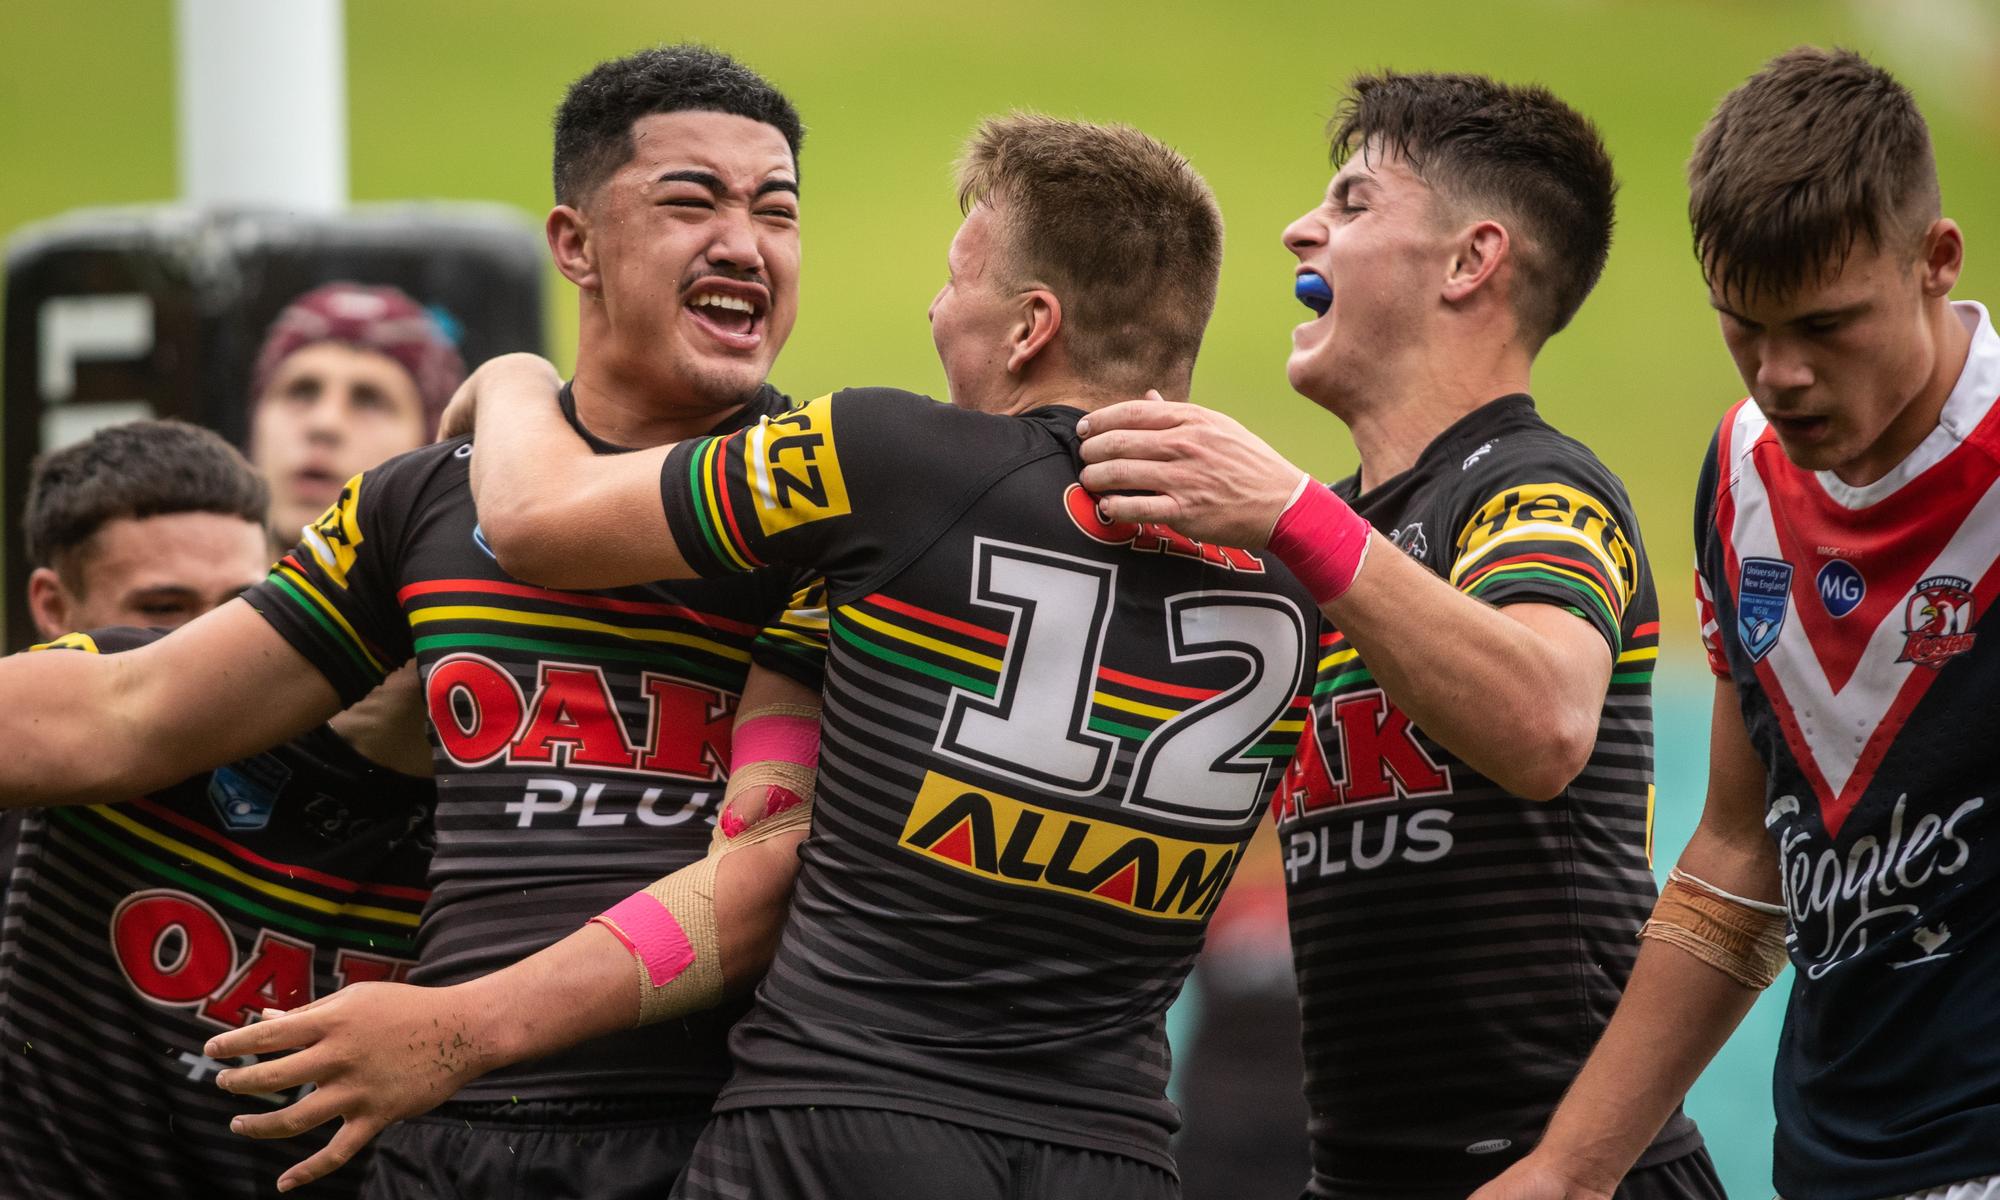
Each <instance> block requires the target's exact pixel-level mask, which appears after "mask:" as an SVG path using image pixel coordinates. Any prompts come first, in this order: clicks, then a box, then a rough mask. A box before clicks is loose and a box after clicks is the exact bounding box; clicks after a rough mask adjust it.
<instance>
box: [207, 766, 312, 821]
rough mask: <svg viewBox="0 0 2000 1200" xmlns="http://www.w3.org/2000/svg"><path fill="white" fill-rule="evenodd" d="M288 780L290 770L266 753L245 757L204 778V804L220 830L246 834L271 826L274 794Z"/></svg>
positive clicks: (274, 802)
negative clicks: (212, 811) (210, 808)
mask: <svg viewBox="0 0 2000 1200" xmlns="http://www.w3.org/2000/svg"><path fill="white" fill-rule="evenodd" d="M291 777H292V769H291V768H290V767H288V766H286V765H285V764H284V763H282V762H280V761H279V760H278V759H276V758H273V757H272V756H270V755H268V754H260V755H258V756H257V757H255V758H247V759H244V760H243V761H241V762H236V763H231V764H230V765H229V766H226V767H220V768H217V769H216V771H215V772H214V773H213V774H211V775H210V776H209V777H208V802H209V803H210V804H212V805H214V806H215V815H216V816H217V817H219V818H221V820H222V827H223V828H224V829H227V830H229V831H231V832H232V833H248V832H252V831H255V830H258V829H262V828H264V827H265V826H267V825H269V824H270V823H271V810H272V809H273V808H275V807H276V806H277V799H278V793H279V792H281V791H283V790H284V787H285V784H286V783H287V782H288V781H289V780H290V779H291Z"/></svg>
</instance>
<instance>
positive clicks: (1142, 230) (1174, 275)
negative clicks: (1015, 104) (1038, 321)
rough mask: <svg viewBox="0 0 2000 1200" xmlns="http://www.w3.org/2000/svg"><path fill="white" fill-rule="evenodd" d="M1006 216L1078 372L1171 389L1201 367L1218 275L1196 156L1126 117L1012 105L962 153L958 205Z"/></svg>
mask: <svg viewBox="0 0 2000 1200" xmlns="http://www.w3.org/2000/svg"><path fill="white" fill-rule="evenodd" d="M981 201H985V202H987V203H990V204H994V205H997V206H998V210H999V211H1001V212H1002V213H1004V215H1005V219H1006V224H1005V230H1006V239H1007V249H1008V252H1009V253H1008V254H1007V256H1006V257H1007V259H1008V260H1010V261H1009V265H1008V267H1007V268H1004V269H1010V270H1012V271H1013V272H1014V273H1016V274H1017V275H1019V276H1020V277H1021V281H1022V282H1023V283H1030V282H1032V283H1034V284H1038V285H1040V286H1043V287H1047V288H1048V289H1049V290H1050V291H1053V292H1054V293H1055V294H1056V295H1057V297H1058V298H1059V299H1060V300H1061V301H1062V305H1063V336H1064V338H1065V344H1066V346H1067V349H1068V352H1069V355H1070V358H1071V360H1072V361H1073V362H1074V363H1075V364H1076V367H1077V370H1078V371H1079V372H1080V373H1082V374H1084V375H1088V376H1091V377H1093V378H1096V379H1099V380H1102V381H1105V382H1107V383H1109V384H1112V385H1114V386H1119V385H1128V384H1129V385H1133V386H1138V387H1147V386H1165V385H1168V381H1184V380H1185V379H1186V378H1187V376H1188V375H1189V374H1190V373H1191V372H1192V371H1193V370H1194V360H1195V355H1196V354H1197V353H1198V352H1199V351H1200V349H1201V335H1202V331H1203V330H1204V329H1206V328H1207V327H1208V318H1209V314H1210V313H1211V312H1213V311H1214V309H1215V289H1216V282H1217V280H1218V278H1219V277H1220V276H1221V273H1222V211H1221V210H1220V209H1219V208H1218V207H1217V206H1216V203H1215V195H1214V193H1212V192H1210V191H1209V189H1208V184H1207V183H1206V182H1204V181H1203V180H1202V177H1201V176H1200V175H1199V174H1198V173H1197V172H1196V171H1195V169H1194V168H1193V167H1191V166H1189V165H1188V161H1187V160H1186V159H1185V158H1182V157H1181V156H1180V155H1179V154H1177V153H1175V152H1174V151H1173V150H1172V149H1170V148H1169V147H1167V146H1165V145H1164V144H1162V143H1160V142H1158V141H1156V140H1154V139H1153V138H1150V137H1148V136H1146V135H1145V134H1143V133H1141V132H1139V131H1138V130H1136V129H1133V128H1131V127H1130V126H1127V125H1095V124H1091V123H1088V122H1084V121H1063V120H1058V119H1056V118H1054V117H1045V116H1039V115H1035V114H1029V113H1015V114H1012V115H1010V116H1005V117H995V118H993V119H991V120H989V121H986V122H985V123H983V124H982V125H980V127H979V128H978V130H977V131H975V132H974V133H973V135H972V139H971V141H969V142H968V143H967V144H966V148H965V153H964V155H963V157H962V158H961V159H960V160H959V169H958V203H959V207H960V208H961V209H962V210H964V211H965V212H967V213H970V212H971V211H972V208H973V206H974V205H976V204H979V203H980V202H981Z"/></svg>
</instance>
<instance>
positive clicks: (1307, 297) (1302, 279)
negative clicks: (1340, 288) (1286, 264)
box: [1292, 271, 1333, 317]
mask: <svg viewBox="0 0 2000 1200" xmlns="http://www.w3.org/2000/svg"><path fill="white" fill-rule="evenodd" d="M1292 294H1293V295H1295V296H1297V297H1298V298H1299V303H1300V304H1303V305H1305V306H1306V307H1307V308H1310V309H1312V310H1313V311H1314V312H1316V313H1318V314H1319V315H1320V316H1322V317H1323V316H1325V315H1326V310H1327V309H1329V308H1332V307H1333V288H1332V287H1330V286H1329V285H1328V284H1327V282H1326V280H1325V279H1323V278H1321V277H1320V276H1319V275H1317V274H1315V273H1314V272H1312V271H1307V272H1305V273H1304V274H1302V275H1299V276H1298V277H1297V282H1295V283H1294V284H1293V285H1292Z"/></svg>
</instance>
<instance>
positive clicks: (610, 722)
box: [508, 663, 639, 770]
mask: <svg viewBox="0 0 2000 1200" xmlns="http://www.w3.org/2000/svg"><path fill="white" fill-rule="evenodd" d="M559 746H561V747H566V748H567V749H568V763H569V765H570V766H573V767H622V768H624V769H626V770H630V769H631V768H632V765H633V764H634V763H635V762H637V761H638V757H639V753H638V751H636V750H634V749H633V748H632V742H631V739H629V738H627V737H626V736H625V725H624V722H622V721H620V720H619V719H618V706H617V704H616V702H614V701H613V700H612V699H611V689H610V687H609V686H607V685H606V684H605V682H604V673H603V672H602V671H599V670H598V669H597V668H596V667H568V666H557V665H555V664H552V663H543V664H542V678H541V686H539V687H537V688H536V689H535V708H534V711H533V712H532V713H530V714H529V715H528V727H527V728H526V729H525V730H523V731H522V733H521V738H520V741H518V742H517V743H516V744H515V746H514V750H513V753H512V754H511V755H510V756H509V758H508V761H509V762H514V763H553V762H555V761H556V748H557V747H559Z"/></svg>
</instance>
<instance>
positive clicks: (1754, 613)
mask: <svg viewBox="0 0 2000 1200" xmlns="http://www.w3.org/2000/svg"><path fill="white" fill-rule="evenodd" d="M1736 593H1737V595H1736V633H1737V635H1738V636H1739V637H1741V638H1742V639H1743V652H1744V653H1745V654H1748V655H1749V656H1750V661H1751V662H1756V661H1758V660H1759V659H1762V658H1763V657H1764V656H1765V655H1766V654H1769V653H1770V652H1771V647H1773V646H1775V645H1777V644H1778V635H1779V634H1780V633H1782V632H1784V628H1785V613H1786V612H1788V611H1789V610H1790V609H1791V604H1792V564H1790V563H1788V562H1786V561H1784V560H1783V559H1778V558H1746V559H1744V560H1743V574H1742V578H1741V579H1740V580H1739V581H1738V583H1737V586H1736Z"/></svg>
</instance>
